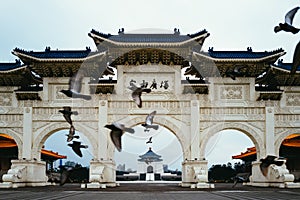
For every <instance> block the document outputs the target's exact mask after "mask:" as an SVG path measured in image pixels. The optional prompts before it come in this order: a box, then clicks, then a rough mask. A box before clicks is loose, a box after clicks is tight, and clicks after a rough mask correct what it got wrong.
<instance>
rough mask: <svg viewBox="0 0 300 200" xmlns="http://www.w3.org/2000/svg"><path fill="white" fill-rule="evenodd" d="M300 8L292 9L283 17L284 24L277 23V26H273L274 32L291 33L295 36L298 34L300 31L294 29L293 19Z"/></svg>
mask: <svg viewBox="0 0 300 200" xmlns="http://www.w3.org/2000/svg"><path fill="white" fill-rule="evenodd" d="M299 8H300V7H296V8H293V9H292V10H290V11H289V12H288V13H287V14H286V15H285V23H279V25H278V26H275V28H274V32H275V33H277V32H279V31H285V32H291V33H293V34H296V33H298V32H299V30H300V29H298V28H296V27H294V26H293V25H292V24H293V19H294V16H295V14H296V12H297V11H298V10H299Z"/></svg>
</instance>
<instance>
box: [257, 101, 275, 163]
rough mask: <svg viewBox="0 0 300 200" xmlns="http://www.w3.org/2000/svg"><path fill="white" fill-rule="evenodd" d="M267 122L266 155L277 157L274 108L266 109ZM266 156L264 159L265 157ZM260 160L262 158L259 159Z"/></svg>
mask: <svg viewBox="0 0 300 200" xmlns="http://www.w3.org/2000/svg"><path fill="white" fill-rule="evenodd" d="M265 112H266V121H265V123H266V124H265V147H266V151H265V152H266V155H265V156H267V155H275V144H274V133H275V118H274V107H266V108H265ZM265 156H264V157H265ZM258 159H260V158H258Z"/></svg>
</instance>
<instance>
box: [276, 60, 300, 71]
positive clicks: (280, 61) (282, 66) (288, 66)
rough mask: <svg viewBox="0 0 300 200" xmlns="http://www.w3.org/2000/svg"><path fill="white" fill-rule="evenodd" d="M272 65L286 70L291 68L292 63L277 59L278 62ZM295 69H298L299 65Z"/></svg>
mask: <svg viewBox="0 0 300 200" xmlns="http://www.w3.org/2000/svg"><path fill="white" fill-rule="evenodd" d="M274 66H276V67H278V68H281V69H285V70H288V71H291V69H292V63H284V62H283V61H282V60H278V63H277V64H276V65H274ZM297 71H300V66H298V67H297Z"/></svg>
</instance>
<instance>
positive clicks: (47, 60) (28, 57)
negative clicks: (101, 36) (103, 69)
mask: <svg viewBox="0 0 300 200" xmlns="http://www.w3.org/2000/svg"><path fill="white" fill-rule="evenodd" d="M12 53H13V54H14V55H16V56H18V57H19V58H20V59H22V58H26V59H30V60H34V61H38V62H59V61H60V62H84V61H86V60H89V59H92V58H95V57H97V56H100V55H104V54H106V51H104V52H100V53H97V54H94V55H90V56H89V55H88V56H86V57H84V58H38V57H35V56H32V55H28V54H26V53H22V52H18V51H13V52H12Z"/></svg>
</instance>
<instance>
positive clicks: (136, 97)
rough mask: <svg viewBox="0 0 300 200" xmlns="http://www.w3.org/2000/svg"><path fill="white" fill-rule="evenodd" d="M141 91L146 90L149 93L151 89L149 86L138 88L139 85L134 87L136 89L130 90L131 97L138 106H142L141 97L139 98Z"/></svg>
mask: <svg viewBox="0 0 300 200" xmlns="http://www.w3.org/2000/svg"><path fill="white" fill-rule="evenodd" d="M142 92H147V93H149V92H151V89H149V88H140V87H138V88H136V89H135V90H134V91H133V92H132V94H131V96H132V99H133V100H134V101H135V103H136V104H137V106H138V107H139V108H141V107H142V98H141V95H142Z"/></svg>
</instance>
